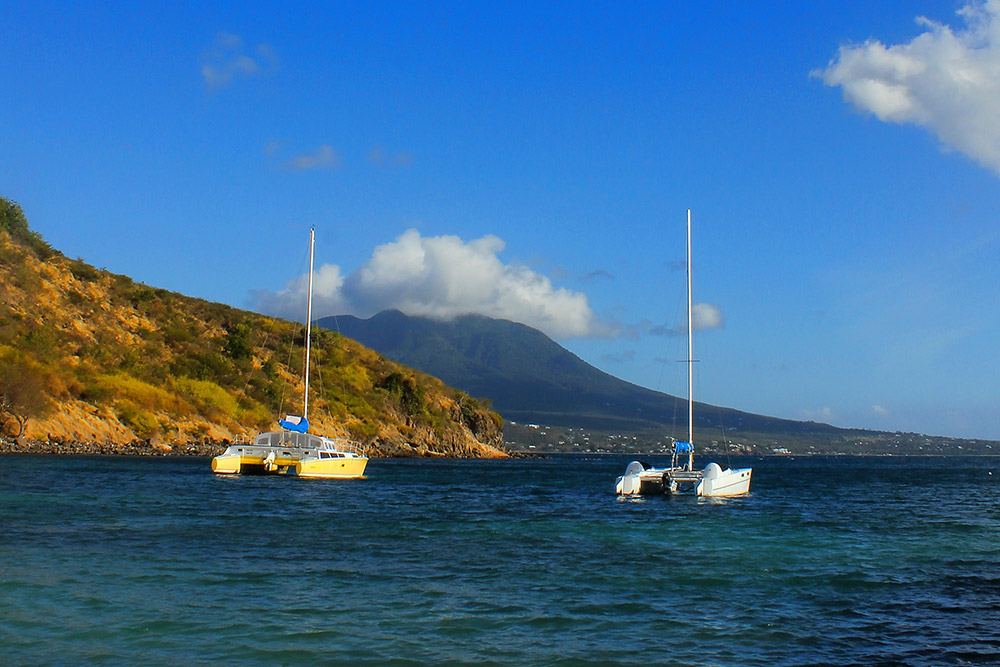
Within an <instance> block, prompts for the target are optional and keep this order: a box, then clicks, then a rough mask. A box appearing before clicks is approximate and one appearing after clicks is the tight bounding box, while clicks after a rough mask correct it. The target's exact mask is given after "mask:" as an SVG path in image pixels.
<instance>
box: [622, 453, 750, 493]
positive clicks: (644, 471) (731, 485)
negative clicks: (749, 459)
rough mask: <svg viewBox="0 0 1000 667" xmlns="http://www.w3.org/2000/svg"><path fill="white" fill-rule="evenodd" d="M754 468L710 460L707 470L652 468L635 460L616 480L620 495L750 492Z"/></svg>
mask: <svg viewBox="0 0 1000 667" xmlns="http://www.w3.org/2000/svg"><path fill="white" fill-rule="evenodd" d="M752 473H753V469H752V468H737V469H731V468H725V469H723V468H722V466H720V465H719V464H718V463H709V464H708V465H707V466H705V469H704V470H695V471H689V470H685V469H683V468H652V467H646V466H644V465H643V464H642V463H640V462H639V461H632V462H631V463H630V464H628V467H627V468H625V474H624V475H622V476H621V477H619V478H618V479H617V481H616V482H615V493H616V494H618V495H620V496H659V495H671V496H684V495H693V496H700V497H705V498H723V497H727V496H742V495H744V494H747V493H749V492H750V478H751V475H752Z"/></svg>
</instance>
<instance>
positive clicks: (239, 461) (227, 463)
mask: <svg viewBox="0 0 1000 667" xmlns="http://www.w3.org/2000/svg"><path fill="white" fill-rule="evenodd" d="M242 468H243V457H242V456H240V455H239V454H229V455H226V454H220V455H219V456H216V457H215V458H213V459H212V472H214V473H217V474H220V475H238V474H239V472H240V470H241V469H242Z"/></svg>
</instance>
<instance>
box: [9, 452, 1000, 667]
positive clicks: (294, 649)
mask: <svg viewBox="0 0 1000 667" xmlns="http://www.w3.org/2000/svg"><path fill="white" fill-rule="evenodd" d="M627 462H628V459H627V458H618V457H576V456H563V457H556V458H551V459H543V460H521V461H502V462H497V461H488V462H484V461H440V460H435V461H427V460H419V461H416V460H373V461H372V462H371V464H370V465H369V470H368V474H369V478H368V479H366V480H356V481H348V482H344V481H310V480H301V479H296V478H287V477H216V476H213V475H212V474H211V473H210V472H209V464H208V461H207V460H205V459H186V458H176V459H149V458H89V457H9V456H8V457H0V663H4V664H40V663H41V664H44V663H57V664H64V663H94V664H125V663H129V664H131V663H141V664H206V663H218V664H232V663H246V664H313V663H339V662H359V661H360V662H370V663H379V664H382V663H390V664H426V663H437V662H449V663H456V664H457V663H504V664H587V663H621V664H668V665H815V664H836V665H846V664H857V665H964V664H1000V460H996V459H975V458H968V459H937V458H935V459H901V458H846V457H843V458H806V459H790V458H771V459H760V460H754V461H752V465H753V466H754V481H753V489H752V493H751V494H750V495H749V496H747V497H744V498H739V499H728V500H715V501H709V500H698V499H694V498H679V499H664V498H655V499H645V500H639V501H625V500H620V499H618V498H616V497H615V496H614V495H613V493H612V489H613V485H614V479H615V477H616V476H617V475H619V474H620V473H621V472H622V470H624V467H625V464H626V463H627ZM742 463H746V461H737V460H735V459H734V460H733V464H742ZM990 472H992V473H993V474H992V475H990V474H989V473H990Z"/></svg>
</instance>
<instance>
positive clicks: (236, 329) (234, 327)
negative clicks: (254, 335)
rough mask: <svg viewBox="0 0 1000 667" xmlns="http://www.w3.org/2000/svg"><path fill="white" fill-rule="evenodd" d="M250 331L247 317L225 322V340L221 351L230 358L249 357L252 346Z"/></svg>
mask: <svg viewBox="0 0 1000 667" xmlns="http://www.w3.org/2000/svg"><path fill="white" fill-rule="evenodd" d="M251 331H252V326H251V324H250V320H249V319H246V320H243V321H242V322H236V323H235V324H234V323H231V322H227V323H226V342H225V344H224V345H223V351H224V352H225V353H226V355H227V356H228V357H229V358H230V359H249V358H250V357H251V356H252V355H253V346H252V345H251V344H250V332H251Z"/></svg>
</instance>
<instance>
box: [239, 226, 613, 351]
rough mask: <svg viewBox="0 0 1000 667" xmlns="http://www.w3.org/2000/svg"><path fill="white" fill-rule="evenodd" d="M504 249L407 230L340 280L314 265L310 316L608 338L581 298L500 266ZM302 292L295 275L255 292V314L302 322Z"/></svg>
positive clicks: (490, 239) (493, 240) (334, 271)
mask: <svg viewBox="0 0 1000 667" xmlns="http://www.w3.org/2000/svg"><path fill="white" fill-rule="evenodd" d="M503 249H504V242H503V241H502V240H501V239H499V238H497V237H496V236H493V235H487V236H484V237H482V238H479V239H475V240H472V241H468V242H465V241H463V240H462V239H460V238H459V237H457V236H433V237H426V238H425V237H422V236H421V235H420V233H419V232H418V231H417V230H415V229H411V230H408V231H406V232H404V233H403V234H402V235H400V236H399V238H397V239H396V240H395V241H393V242H391V243H386V244H384V245H381V246H379V247H377V248H375V250H374V252H373V253H372V256H371V258H370V259H369V260H368V261H367V262H365V264H364V265H363V266H362V267H361V268H360V269H358V270H357V271H355V272H353V273H351V274H350V275H348V276H346V277H342V276H341V275H340V269H339V267H337V266H333V265H324V266H322V267H320V269H319V270H318V271H317V274H316V277H315V279H314V285H313V295H314V303H313V308H314V310H313V312H314V316H315V317H323V316H326V315H333V314H340V313H351V314H355V315H359V316H362V317H367V316H370V315H373V314H375V313H377V312H379V311H382V310H386V309H390V308H395V309H399V310H401V311H403V312H404V313H406V314H408V315H422V316H427V317H433V318H437V319H450V318H453V317H456V316H458V315H465V314H469V313H478V314H481V315H487V316H490V317H496V318H501V319H508V320H513V321H515V322H521V323H523V324H527V325H528V326H531V327H535V328H537V329H540V330H541V331H544V332H545V333H547V334H548V335H550V336H552V337H553V338H559V339H564V338H572V337H585V336H608V335H611V334H612V333H613V331H612V330H611V329H612V328H611V327H610V326H609V325H607V324H606V323H603V322H601V321H600V320H599V319H598V318H597V316H596V315H595V314H594V312H593V311H592V310H591V308H590V305H589V303H588V301H587V296H586V295H585V294H582V293H580V292H572V291H570V290H567V289H565V288H556V287H554V286H553V285H552V282H551V281H550V280H549V279H548V278H547V277H546V276H543V275H540V274H538V273H535V272H534V271H533V270H531V269H530V268H528V267H526V266H520V265H508V264H504V263H503V262H501V261H500V259H499V258H498V257H497V255H498V253H500V252H501V251H502V250H503ZM305 291H306V281H305V279H304V278H298V279H296V280H295V281H293V282H292V283H290V284H289V285H288V286H287V287H286V289H284V290H282V291H281V292H277V293H274V292H255V293H253V300H254V302H255V307H256V308H258V309H259V310H262V311H264V312H269V313H272V314H275V315H280V316H284V317H291V318H293V319H300V318H301V313H302V312H304V300H305Z"/></svg>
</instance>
